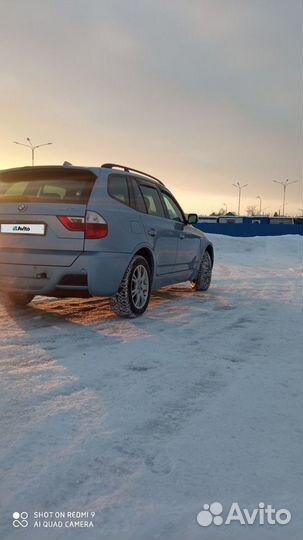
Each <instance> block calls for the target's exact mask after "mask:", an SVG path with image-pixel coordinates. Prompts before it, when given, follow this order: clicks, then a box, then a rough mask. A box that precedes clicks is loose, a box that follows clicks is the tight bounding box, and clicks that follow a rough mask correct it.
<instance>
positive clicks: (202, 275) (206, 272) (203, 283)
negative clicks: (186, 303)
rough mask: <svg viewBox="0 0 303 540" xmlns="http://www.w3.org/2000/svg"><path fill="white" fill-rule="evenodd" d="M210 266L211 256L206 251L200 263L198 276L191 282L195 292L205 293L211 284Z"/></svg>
mask: <svg viewBox="0 0 303 540" xmlns="http://www.w3.org/2000/svg"><path fill="white" fill-rule="evenodd" d="M212 266H213V265H212V260H211V256H210V254H209V252H208V251H205V252H204V255H203V257H202V260H201V263H200V267H199V270H198V275H197V277H196V279H195V280H194V281H192V282H191V283H192V288H193V289H194V290H195V291H207V289H208V288H209V286H210V282H211V275H212Z"/></svg>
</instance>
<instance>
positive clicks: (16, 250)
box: [0, 166, 96, 266]
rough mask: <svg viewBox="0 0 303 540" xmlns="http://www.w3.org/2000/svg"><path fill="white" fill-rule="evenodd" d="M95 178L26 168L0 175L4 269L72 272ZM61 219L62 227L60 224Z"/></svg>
mask: <svg viewBox="0 0 303 540" xmlns="http://www.w3.org/2000/svg"><path fill="white" fill-rule="evenodd" d="M95 179H96V176H95V175H94V173H93V172H92V171H90V170H88V169H81V168H66V167H61V166H60V167H59V166H52V167H51V166H48V167H24V168H22V169H9V170H6V171H1V172H0V263H5V264H29V265H46V266H70V265H71V264H73V262H74V261H75V259H76V258H77V257H78V256H79V254H80V253H81V252H82V251H83V250H84V232H83V231H82V230H78V231H77V230H69V229H68V228H66V226H64V224H63V222H64V219H65V218H66V217H68V218H70V220H73V219H74V220H75V221H77V218H79V219H81V218H82V219H84V218H85V215H86V209H87V203H88V200H89V197H90V194H91V191H92V188H93V185H94V182H95ZM60 219H61V221H60Z"/></svg>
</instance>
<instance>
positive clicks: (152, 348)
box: [0, 236, 303, 540]
mask: <svg viewBox="0 0 303 540" xmlns="http://www.w3.org/2000/svg"><path fill="white" fill-rule="evenodd" d="M212 240H213V242H214V245H215V250H216V263H215V271H214V278H213V283H212V286H211V288H210V290H209V291H208V293H206V294H205V293H198V294H197V293H193V292H192V291H191V290H190V288H189V287H188V286H187V285H181V286H174V287H170V288H167V289H165V290H162V291H160V292H158V293H156V294H154V295H153V297H152V301H151V305H150V308H149V309H148V311H147V313H146V314H145V316H143V317H142V318H139V319H136V320H131V321H129V320H122V319H119V318H116V317H115V316H114V315H112V313H111V312H110V310H109V308H108V305H107V301H105V300H102V299H101V300H100V299H89V300H75V299H72V300H61V301H58V300H54V299H47V300H41V299H37V300H36V301H35V302H34V303H33V304H32V305H31V307H29V308H28V309H27V310H25V311H24V312H22V311H15V312H7V311H5V309H4V307H0V318H1V329H0V370H1V394H0V410H1V425H0V433H1V443H0V444H1V453H0V465H1V476H0V478H1V480H0V484H1V488H0V507H1V510H0V539H1V540H15V539H17V538H18V539H19V538H20V539H21V538H22V539H23V540H36V539H37V540H44V539H47V540H57V539H65V538H67V539H71V538H73V539H74V538H77V539H78V538H84V539H87V540H155V539H159V540H203V539H207V540H220V539H221V538H222V539H224V540H238V539H239V540H240V539H241V540H250V539H257V540H271V539H275V540H282V539H283V540H285V539H286V538H287V540H301V539H302V529H303V512H302V508H303V467H302V461H303V458H302V456H303V445H302V434H303V422H302V410H303V407H302V405H303V403H302V401H303V399H302V360H303V356H302V350H303V334H302V320H303V312H302V305H303V295H302V292H303V237H295V236H284V237H274V238H247V239H245V238H229V237H223V236H213V237H212ZM213 501H218V502H220V503H222V505H223V506H224V512H225V511H226V509H228V508H229V507H230V505H231V503H232V502H234V501H236V502H238V503H239V505H240V507H242V508H244V507H246V508H248V509H249V510H253V509H254V508H258V505H259V503H260V502H264V503H265V504H266V505H267V504H271V505H272V506H273V507H275V508H276V509H279V508H286V509H289V510H290V511H291V514H292V520H291V522H290V523H289V524H288V525H284V526H283V525H258V524H256V523H255V524H254V525H240V524H238V523H231V524H230V525H225V524H224V525H222V526H216V525H214V524H213V525H210V526H209V527H201V526H199V525H198V523H197V520H196V516H197V514H198V512H200V511H201V510H202V508H203V505H204V504H206V503H208V504H209V503H212V502H213ZM41 511H44V512H46V511H48V512H50V511H60V512H67V511H81V512H84V511H89V512H95V513H96V514H95V517H94V519H93V522H94V528H90V529H85V528H79V529H78V528H76V529H75V528H64V529H63V528H33V524H34V521H35V519H34V512H41ZM13 512H19V513H20V512H27V513H29V517H28V521H29V526H28V527H26V528H22V530H21V528H18V529H17V528H14V527H13V525H12V521H13V518H12V513H13ZM40 521H41V522H43V521H54V519H46V520H43V519H41V520H40ZM57 521H58V520H57ZM63 521H65V520H64V519H63Z"/></svg>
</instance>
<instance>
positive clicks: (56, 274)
mask: <svg viewBox="0 0 303 540" xmlns="http://www.w3.org/2000/svg"><path fill="white" fill-rule="evenodd" d="M130 259H131V254H127V253H122V254H121V253H100V252H98V253H95V252H92V253H83V254H81V255H79V256H78V258H77V259H76V260H75V261H74V262H73V264H72V265H71V266H45V265H39V266H38V265H31V264H12V263H10V264H7V263H2V262H1V263H0V290H2V291H22V292H28V293H31V294H34V295H42V296H58V297H60V296H71V297H72V296H113V295H114V294H116V292H117V290H118V288H119V285H120V283H121V280H122V278H123V275H124V273H125V270H126V268H127V266H128V264H129V261H130ZM25 260H26V259H25Z"/></svg>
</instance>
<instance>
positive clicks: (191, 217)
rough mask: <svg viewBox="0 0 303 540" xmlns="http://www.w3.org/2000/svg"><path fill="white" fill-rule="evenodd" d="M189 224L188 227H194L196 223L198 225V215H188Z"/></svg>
mask: <svg viewBox="0 0 303 540" xmlns="http://www.w3.org/2000/svg"><path fill="white" fill-rule="evenodd" d="M187 223H188V225H194V224H195V223H198V214H188V215H187Z"/></svg>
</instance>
